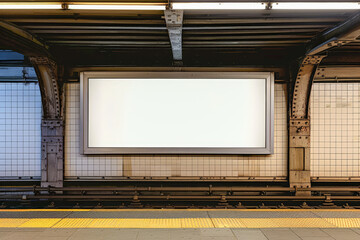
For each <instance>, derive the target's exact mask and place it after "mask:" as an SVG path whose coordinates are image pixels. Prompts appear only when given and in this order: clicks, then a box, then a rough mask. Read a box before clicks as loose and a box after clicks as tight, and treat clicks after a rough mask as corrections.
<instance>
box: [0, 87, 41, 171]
mask: <svg viewBox="0 0 360 240" xmlns="http://www.w3.org/2000/svg"><path fill="white" fill-rule="evenodd" d="M41 111H42V108H41V95H40V90H39V86H38V84H37V83H20V82H19V83H9V82H0V178H7V177H40V168H41V165H40V164H41V116H42V112H41Z"/></svg>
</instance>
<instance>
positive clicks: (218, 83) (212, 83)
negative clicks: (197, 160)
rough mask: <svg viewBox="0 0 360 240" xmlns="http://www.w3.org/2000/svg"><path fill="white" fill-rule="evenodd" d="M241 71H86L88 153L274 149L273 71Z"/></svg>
mask: <svg viewBox="0 0 360 240" xmlns="http://www.w3.org/2000/svg"><path fill="white" fill-rule="evenodd" d="M240 75H241V76H240ZM240 75H239V73H215V74H214V73H206V74H204V73H202V74H201V73H148V74H146V73H117V74H116V73H111V75H109V73H90V72H89V73H83V77H82V91H84V92H83V93H84V94H83V99H82V100H83V103H82V106H83V113H84V114H83V116H84V117H83V126H84V127H83V136H84V142H83V148H84V153H91V154H103V153H244V154H246V153H259V154H269V153H271V151H272V139H271V137H272V136H271V135H272V134H271V132H272V131H271V129H272V126H271V125H272V123H271V122H272V120H271V119H272V116H271V113H272V109H271V108H272V104H271V96H272V95H273V93H272V83H271V77H270V76H271V74H270V73H266V74H260V73H258V74H250V73H249V74H248V75H244V74H240ZM269 88H270V89H269Z"/></svg>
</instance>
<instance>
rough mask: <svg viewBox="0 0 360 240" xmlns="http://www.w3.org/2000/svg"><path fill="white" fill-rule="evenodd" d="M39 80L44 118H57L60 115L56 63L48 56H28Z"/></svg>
mask: <svg viewBox="0 0 360 240" xmlns="http://www.w3.org/2000/svg"><path fill="white" fill-rule="evenodd" d="M29 59H30V61H31V63H32V64H33V66H34V68H35V71H36V75H37V77H38V80H39V85H40V91H41V98H42V103H43V109H44V118H46V119H49V118H50V119H58V118H60V115H61V102H60V92H59V85H58V81H57V80H58V71H57V64H56V63H55V62H54V61H53V60H51V59H50V58H48V57H30V58H29Z"/></svg>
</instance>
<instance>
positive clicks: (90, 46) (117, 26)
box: [0, 1, 360, 66]
mask: <svg viewBox="0 0 360 240" xmlns="http://www.w3.org/2000/svg"><path fill="white" fill-rule="evenodd" d="M0 2H1V1H0ZM22 2H24V1H22ZM47 2H48V1H47ZM78 2H80V1H78ZM87 2H91V1H87ZM113 2H120V1H113ZM141 2H149V1H141ZM150 2H151V1H150ZM156 2H159V1H156ZM355 13H356V12H355V11H349V10H347V11H345V10H334V11H329V10H327V11H319V10H297V11H294V10H247V11H244V10H226V11H225V10H207V11H198V10H185V11H184V20H183V28H182V37H183V38H182V48H183V61H182V64H184V65H185V66H186V65H188V66H203V65H207V66H215V65H222V66H233V65H243V66H244V65H249V66H252V65H260V66H280V65H284V64H288V63H289V61H292V60H294V59H296V58H297V57H299V56H301V55H302V54H303V53H304V49H305V45H306V44H307V43H308V42H309V41H310V40H311V39H313V38H314V37H315V36H317V35H319V34H321V33H322V32H324V31H325V30H327V29H331V28H334V27H335V26H336V25H338V24H340V23H342V22H344V21H346V20H347V19H349V18H350V17H351V16H352V15H354V14H355ZM0 16H1V19H2V20H4V21H7V22H10V23H12V24H15V25H16V26H19V27H20V28H22V29H25V30H26V31H28V32H30V33H32V34H33V35H35V36H37V37H38V38H39V39H40V40H42V41H43V42H44V43H45V44H46V45H48V46H49V47H50V52H51V54H52V55H53V56H54V58H56V60H58V61H60V62H62V63H63V64H65V65H75V66H85V65H86V66H88V65H93V66H98V65H104V66H105V65H106V66H109V65H113V66H117V65H125V66H167V65H171V64H173V60H172V51H171V44H170V40H169V35H168V31H167V27H166V22H165V19H164V12H163V11H119V10H116V11H112V10H110V11H109V10H107V11H100V10H93V11H88V10H77V11H75V10H0ZM0 47H1V45H0ZM359 47H360V42H356V43H351V44H348V45H347V46H346V47H345V46H344V47H342V48H341V49H342V50H344V51H351V52H353V51H357V50H358V49H359Z"/></svg>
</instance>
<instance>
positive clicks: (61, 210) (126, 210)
mask: <svg viewBox="0 0 360 240" xmlns="http://www.w3.org/2000/svg"><path fill="white" fill-rule="evenodd" d="M90 211H91V212H129V211H131V212H207V211H209V212H210V211H211V212H212V211H214V212H216V211H229V212H234V211H235V212H345V211H346V212H360V209H345V208H341V209H71V208H70V209H0V212H90Z"/></svg>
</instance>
